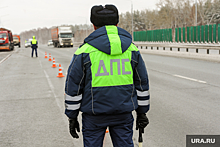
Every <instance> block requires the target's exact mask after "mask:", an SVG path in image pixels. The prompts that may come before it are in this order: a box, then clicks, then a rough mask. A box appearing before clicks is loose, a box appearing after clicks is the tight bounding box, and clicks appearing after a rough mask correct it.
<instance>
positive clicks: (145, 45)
mask: <svg viewBox="0 0 220 147" xmlns="http://www.w3.org/2000/svg"><path fill="white" fill-rule="evenodd" d="M134 44H135V45H136V46H137V47H138V48H140V49H144V48H145V49H148V47H149V48H150V49H153V47H157V50H158V49H159V47H163V50H165V48H170V51H172V49H173V48H177V50H178V51H180V48H185V49H186V52H188V51H189V49H196V53H198V52H199V49H206V50H207V54H209V50H219V54H220V44H196V43H195V44H193V43H158V42H157V43H152V42H150V43H149V42H134Z"/></svg>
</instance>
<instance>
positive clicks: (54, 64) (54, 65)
mask: <svg viewBox="0 0 220 147" xmlns="http://www.w3.org/2000/svg"><path fill="white" fill-rule="evenodd" d="M51 67H53V68H55V67H57V65H56V63H55V58H53V64H52V66H51Z"/></svg>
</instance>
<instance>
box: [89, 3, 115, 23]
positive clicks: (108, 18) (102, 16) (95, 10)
mask: <svg viewBox="0 0 220 147" xmlns="http://www.w3.org/2000/svg"><path fill="white" fill-rule="evenodd" d="M90 21H91V22H92V23H93V24H94V25H95V26H97V27H102V26H105V25H116V24H118V21H119V16H118V9H117V8H116V7H115V6H114V5H105V7H103V6H102V5H99V6H93V7H92V9H91V17H90Z"/></svg>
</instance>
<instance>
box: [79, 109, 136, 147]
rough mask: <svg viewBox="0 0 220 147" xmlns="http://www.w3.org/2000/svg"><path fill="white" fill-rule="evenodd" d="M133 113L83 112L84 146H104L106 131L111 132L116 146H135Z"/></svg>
mask: <svg viewBox="0 0 220 147" xmlns="http://www.w3.org/2000/svg"><path fill="white" fill-rule="evenodd" d="M133 121H134V119H133V115H132V114H131V113H127V114H117V115H98V116H94V115H88V114H84V113H83V114H82V132H83V143H84V147H102V146H103V139H104V137H105V131H106V129H107V127H109V133H110V136H111V139H112V143H113V146H114V147H134V144H133V140H132V136H133Z"/></svg>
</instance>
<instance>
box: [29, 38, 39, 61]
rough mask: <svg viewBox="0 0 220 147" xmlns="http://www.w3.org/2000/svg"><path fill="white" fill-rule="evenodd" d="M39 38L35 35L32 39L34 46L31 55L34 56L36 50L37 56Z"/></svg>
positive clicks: (32, 45)
mask: <svg viewBox="0 0 220 147" xmlns="http://www.w3.org/2000/svg"><path fill="white" fill-rule="evenodd" d="M37 44H38V43H37V40H36V39H35V36H33V39H32V41H31V48H32V53H31V57H33V54H34V51H35V55H36V57H38V56H37Z"/></svg>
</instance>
